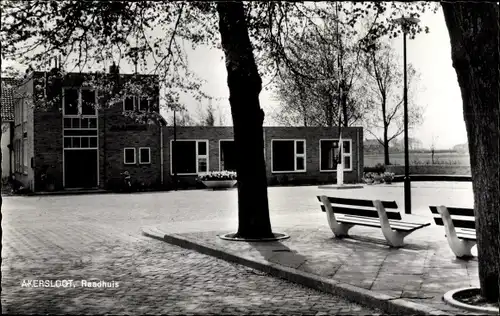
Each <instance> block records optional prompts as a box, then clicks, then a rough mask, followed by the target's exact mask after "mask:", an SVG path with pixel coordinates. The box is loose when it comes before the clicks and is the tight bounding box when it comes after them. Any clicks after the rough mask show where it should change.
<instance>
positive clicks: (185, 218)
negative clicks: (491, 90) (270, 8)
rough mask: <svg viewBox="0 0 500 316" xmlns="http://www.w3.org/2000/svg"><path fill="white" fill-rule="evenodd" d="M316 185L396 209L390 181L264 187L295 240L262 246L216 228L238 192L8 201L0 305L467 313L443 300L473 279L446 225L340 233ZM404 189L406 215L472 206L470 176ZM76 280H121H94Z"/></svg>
mask: <svg viewBox="0 0 500 316" xmlns="http://www.w3.org/2000/svg"><path fill="white" fill-rule="evenodd" d="M330 192H331V194H330ZM318 194H328V195H332V196H335V195H338V196H345V197H357V198H367V199H370V198H379V199H380V198H383V199H394V200H396V202H397V203H398V205H400V206H402V205H404V203H403V200H402V197H403V188H402V187H401V186H398V185H392V186H389V185H376V186H375V185H374V186H365V187H364V188H363V189H355V190H331V191H329V190H328V189H319V188H318V187H315V186H308V187H272V188H269V189H268V195H269V207H270V217H271V222H272V224H273V229H274V231H275V232H284V233H287V234H289V235H290V236H291V238H290V239H287V240H285V241H282V242H275V243H267V244H265V245H264V244H262V245H261V244H258V243H244V242H238V243H236V242H227V241H223V240H221V239H219V238H218V237H217V234H220V233H226V232H234V231H235V229H236V227H237V223H238V219H237V205H238V201H237V191H236V190H227V191H211V190H210V191H209V190H196V191H193V190H189V191H177V192H174V191H171V192H156V193H136V194H112V193H111V194H99V195H74V196H31V197H17V196H13V197H5V198H4V200H3V205H2V229H3V234H2V246H3V247H2V259H3V260H2V313H14V314H17V313H19V314H29V313H43V314H47V313H49V314H66V313H69V314H82V313H83V314H109V313H111V314H145V313H148V314H159V313H162V314H207V313H214V314H266V313H267V314H273V315H274V314H293V313H296V314H312V315H321V314H351V315H352V314H355V315H366V314H374V315H377V314H380V313H382V310H385V312H387V310H389V311H414V312H412V313H411V314H422V313H430V314H432V313H434V314H439V312H438V310H441V311H446V312H448V313H450V314H465V313H467V312H466V311H463V310H457V309H454V308H452V307H449V306H447V305H445V304H444V303H442V301H441V296H442V295H443V294H444V293H445V292H446V291H448V290H451V289H454V288H457V287H462V286H469V285H477V279H478V278H477V260H471V261H468V262H464V261H460V260H457V259H455V257H454V256H453V254H452V253H451V250H450V249H449V247H448V245H447V243H446V239H445V237H444V231H443V229H442V227H436V226H434V225H432V226H430V227H426V228H424V229H422V230H420V231H417V232H415V233H413V234H412V235H410V236H408V237H407V238H406V239H405V240H406V241H407V243H408V246H407V247H405V248H402V249H390V248H389V247H387V245H386V244H385V242H384V239H383V236H382V234H381V232H380V231H379V230H377V229H371V228H362V227H359V228H358V227H355V228H353V229H352V233H353V235H354V238H353V239H343V240H337V239H334V238H333V235H332V233H331V232H330V231H329V228H328V225H327V222H326V218H325V214H324V213H322V212H321V211H320V209H319V203H318V202H317V200H316V195H318ZM412 197H413V201H412V204H413V210H412V213H413V215H411V216H410V215H404V216H405V217H406V216H408V217H413V218H415V219H419V220H426V219H427V220H429V221H430V214H431V213H430V211H429V210H428V208H427V206H428V205H432V204H445V205H454V206H464V207H470V206H472V202H473V197H472V186H471V185H470V184H468V183H456V184H455V183H452V184H448V185H447V184H446V183H445V184H444V185H439V186H437V185H435V184H432V183H430V184H428V183H424V182H421V183H414V184H413V189H412ZM142 227H144V230H141V228H142ZM144 232H149V233H151V235H154V234H156V236H157V237H158V236H159V237H161V238H162V239H163V240H165V236H166V235H167V236H170V238H167V240H168V241H169V242H171V243H176V244H178V245H180V246H182V247H178V246H176V245H171V244H169V243H166V242H162V241H158V240H155V239H151V238H149V237H145V236H142V234H143V233H144ZM186 248H191V249H186ZM207 249H211V250H210V251H209V250H207ZM221 252H224V253H225V255H220V254H221ZM473 252H474V249H473ZM216 256H219V257H216ZM237 258H243V259H245V260H243V259H237ZM230 259H233V260H232V263H229V262H227V261H231V260H230ZM235 263H239V264H235ZM242 265H243V266H242ZM245 265H246V267H245ZM263 267H264V268H266V267H267V268H266V269H267V270H266V269H263ZM261 270H265V273H263V272H261ZM270 275H271V276H281V277H282V278H283V277H284V278H285V279H288V280H290V281H294V282H295V284H294V283H290V282H287V281H285V280H282V279H279V278H274V277H270ZM40 279H41V280H49V281H50V280H56V281H57V280H70V279H71V280H75V283H74V284H75V285H76V286H75V287H68V288H61V287H59V288H47V287H45V288H41V287H23V286H22V284H23V281H29V280H31V281H32V280H40ZM82 280H87V281H99V280H100V281H106V282H113V281H114V282H115V283H119V285H120V286H119V287H105V288H88V287H83V286H81V285H82V282H81V281H82ZM311 280H316V281H318V280H319V281H320V282H316V281H315V282H310V281H311ZM301 282H302V283H301ZM297 283H298V284H297ZM318 284H319V285H320V286H319V287H318ZM303 285H305V286H307V287H309V288H307V287H304V286H303ZM310 287H316V290H314V289H311V288H310ZM325 292H326V293H325ZM332 292H333V293H334V295H332V294H331V293H332ZM398 297H403V298H402V299H399V298H398ZM405 302H410V303H413V305H411V304H410V305H408V304H406V303H405ZM417 304H418V305H417ZM422 305H426V306H427V308H422ZM379 307H380V308H379ZM419 308H420V309H419ZM381 309H382V310H381ZM416 311H421V312H418V313H417V312H416ZM395 314H409V313H400V312H395Z"/></svg>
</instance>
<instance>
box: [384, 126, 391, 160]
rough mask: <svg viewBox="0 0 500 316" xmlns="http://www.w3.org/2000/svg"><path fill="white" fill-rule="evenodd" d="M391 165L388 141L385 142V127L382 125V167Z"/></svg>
mask: <svg viewBox="0 0 500 316" xmlns="http://www.w3.org/2000/svg"><path fill="white" fill-rule="evenodd" d="M390 164H391V161H390V160H389V141H388V140H387V125H386V124H385V123H384V165H386V166H388V165H390Z"/></svg>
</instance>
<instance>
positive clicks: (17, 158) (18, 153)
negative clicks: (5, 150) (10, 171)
mask: <svg viewBox="0 0 500 316" xmlns="http://www.w3.org/2000/svg"><path fill="white" fill-rule="evenodd" d="M22 153H23V152H22V143H21V140H20V139H16V141H15V142H14V171H15V172H22V168H21V162H22V161H23V160H22V159H23V158H22Z"/></svg>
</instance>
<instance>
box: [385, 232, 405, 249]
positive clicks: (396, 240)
mask: <svg viewBox="0 0 500 316" xmlns="http://www.w3.org/2000/svg"><path fill="white" fill-rule="evenodd" d="M382 233H383V234H384V237H385V240H387V243H388V244H389V245H390V246H391V247H394V248H400V247H403V246H404V238H405V237H406V236H408V235H409V234H410V233H409V232H400V231H396V230H392V229H390V230H388V229H385V228H382Z"/></svg>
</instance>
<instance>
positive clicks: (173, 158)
mask: <svg viewBox="0 0 500 316" xmlns="http://www.w3.org/2000/svg"><path fill="white" fill-rule="evenodd" d="M176 146H177V119H176V117H175V108H174V145H173V146H172V156H173V157H170V159H172V168H173V169H174V170H173V171H174V190H175V191H177V166H176V164H175V158H176V156H175V154H176V152H175V148H176Z"/></svg>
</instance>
